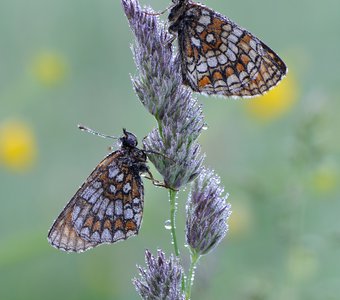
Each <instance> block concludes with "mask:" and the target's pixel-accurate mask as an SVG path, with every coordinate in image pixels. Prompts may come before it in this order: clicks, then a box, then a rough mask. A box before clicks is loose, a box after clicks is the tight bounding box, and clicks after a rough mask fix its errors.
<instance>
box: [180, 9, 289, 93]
mask: <svg viewBox="0 0 340 300" xmlns="http://www.w3.org/2000/svg"><path fill="white" fill-rule="evenodd" d="M178 42H179V48H180V53H181V57H182V75H183V81H184V83H185V84H186V85H189V86H190V87H191V88H192V89H193V90H194V91H196V92H200V93H206V94H218V95H223V96H236V97H237V96H239V97H247V96H248V97H249V96H256V95H260V94H263V93H265V92H267V91H268V90H270V89H271V88H272V87H274V86H275V85H276V84H277V83H278V82H279V81H280V80H281V79H282V78H283V77H284V75H285V74H286V72H287V68H286V66H285V64H284V62H283V61H282V60H281V59H280V58H279V57H278V55H277V54H276V53H275V52H274V51H272V50H271V49H270V48H269V47H268V46H266V45H265V44H264V43H263V42H261V41H260V40H259V39H258V38H256V37H255V36H254V35H252V34H251V33H250V32H248V31H247V30H245V29H243V28H241V27H239V26H238V25H237V24H235V23H234V22H232V21H231V20H230V19H228V18H227V17H225V16H222V15H220V14H218V13H216V12H214V11H213V10H211V9H209V8H207V7H205V6H203V5H199V4H195V3H190V4H187V9H186V10H185V12H184V13H183V16H182V17H181V21H180V26H179V30H178Z"/></svg>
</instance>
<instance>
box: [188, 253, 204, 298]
mask: <svg viewBox="0 0 340 300" xmlns="http://www.w3.org/2000/svg"><path fill="white" fill-rule="evenodd" d="M190 258H191V263H190V269H189V274H188V278H187V282H186V291H185V300H189V299H190V297H191V287H192V285H193V283H194V277H195V269H196V265H197V262H198V260H199V259H200V255H199V254H198V253H197V252H196V251H191V255H190Z"/></svg>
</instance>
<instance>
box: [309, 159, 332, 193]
mask: <svg viewBox="0 0 340 300" xmlns="http://www.w3.org/2000/svg"><path fill="white" fill-rule="evenodd" d="M337 181H338V174H337V172H336V170H335V169H334V168H332V167H327V166H323V167H321V168H319V169H318V170H317V171H316V172H315V173H314V174H313V176H312V185H313V187H314V189H315V190H316V191H317V192H321V193H328V192H331V191H332V190H334V189H335V188H336V187H337Z"/></svg>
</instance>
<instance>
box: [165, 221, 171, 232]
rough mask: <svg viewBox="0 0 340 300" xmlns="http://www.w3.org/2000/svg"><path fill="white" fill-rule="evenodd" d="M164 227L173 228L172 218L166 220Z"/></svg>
mask: <svg viewBox="0 0 340 300" xmlns="http://www.w3.org/2000/svg"><path fill="white" fill-rule="evenodd" d="M164 227H165V229H167V230H170V229H171V228H172V227H171V221H170V220H166V221H165V222H164Z"/></svg>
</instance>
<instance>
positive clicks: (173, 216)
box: [169, 190, 179, 257]
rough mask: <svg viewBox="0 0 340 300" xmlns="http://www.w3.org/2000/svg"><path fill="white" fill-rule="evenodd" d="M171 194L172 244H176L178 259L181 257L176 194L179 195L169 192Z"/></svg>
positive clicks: (172, 191) (175, 192)
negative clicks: (177, 233)
mask: <svg viewBox="0 0 340 300" xmlns="http://www.w3.org/2000/svg"><path fill="white" fill-rule="evenodd" d="M169 193H170V225H171V236H172V243H173V244H174V248H175V255H176V257H179V249H178V244H177V237H176V194H177V191H174V190H169Z"/></svg>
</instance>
